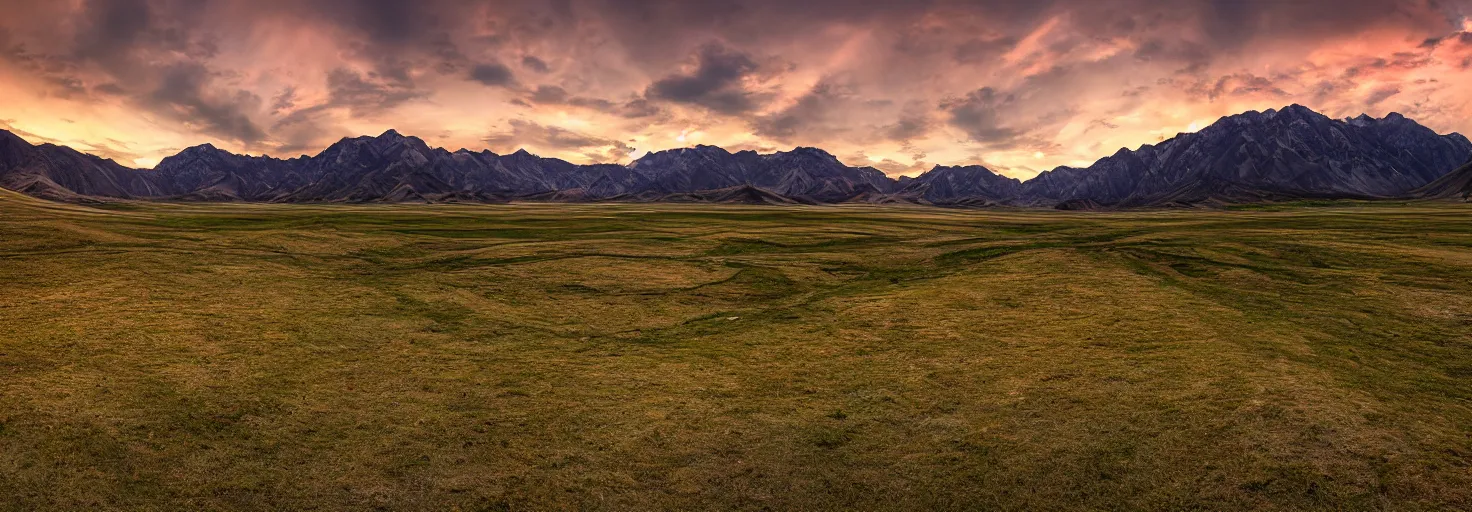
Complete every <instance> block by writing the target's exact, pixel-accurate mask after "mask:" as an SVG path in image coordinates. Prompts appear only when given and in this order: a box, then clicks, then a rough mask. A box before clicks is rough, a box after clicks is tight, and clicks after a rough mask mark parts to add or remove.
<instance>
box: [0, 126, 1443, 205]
mask: <svg viewBox="0 0 1472 512" xmlns="http://www.w3.org/2000/svg"><path fill="white" fill-rule="evenodd" d="M1469 156H1472V142H1469V141H1468V140H1467V139H1466V138H1465V137H1462V136H1461V135H1458V134H1455V133H1454V134H1450V135H1438V134H1437V133H1436V132H1434V131H1432V130H1430V129H1428V128H1426V127H1424V126H1421V125H1419V124H1417V123H1416V122H1415V121H1412V120H1410V119H1407V118H1405V117H1404V116H1401V115H1399V114H1390V115H1388V116H1386V117H1385V118H1383V119H1374V118H1371V117H1368V116H1363V115H1362V116H1360V117H1357V118H1353V119H1345V120H1335V119H1330V118H1328V117H1325V116H1323V115H1321V114H1319V113H1317V112H1314V111H1312V110H1310V109H1308V108H1306V107H1302V106H1298V105H1292V106H1289V107H1286V108H1284V109H1282V110H1268V111H1266V112H1247V113H1244V114H1240V115H1234V116H1228V117H1224V118H1222V119H1221V120H1219V121H1217V122H1216V123H1213V124H1212V125H1211V126H1208V127H1207V128H1205V129H1203V130H1201V131H1199V132H1196V133H1187V134H1180V135H1178V136H1176V137H1174V138H1172V139H1169V140H1166V141H1163V142H1160V143H1159V144H1154V145H1144V146H1141V147H1140V148H1139V149H1136V150H1128V149H1121V150H1119V151H1118V152H1116V153H1115V154H1114V155H1112V156H1108V157H1105V158H1102V159H1100V160H1099V161H1097V162H1095V163H1094V164H1093V165H1091V166H1089V167H1087V168H1073V167H1059V168H1057V169H1053V170H1051V171H1047V172H1044V173H1042V174H1040V175H1038V176H1037V177H1035V178H1033V179H1031V180H1028V181H1026V182H1022V181H1018V180H1016V179H1013V178H1009V177H1006V176H1002V175H1000V174H997V173H995V172H993V171H991V170H990V169H987V168H986V167H982V166H964V167H948V166H937V167H935V168H933V169H931V170H930V171H928V172H926V173H924V174H922V175H920V176H917V177H915V178H901V179H899V180H895V179H892V178H889V177H888V176H885V175H884V173H883V172H880V171H879V170H877V169H874V168H870V167H853V166H848V165H845V164H844V163H842V162H840V161H839V160H838V159H837V158H835V157H834V156H833V155H832V154H830V153H828V152H826V151H823V150H821V149H817V148H807V147H800V148H796V149H793V150H792V151H786V152H777V153H772V154H765V155H763V154H758V153H756V152H754V151H740V152H736V153H731V152H729V151H727V150H725V149H722V148H719V147H715V146H696V147H693V148H685V149H674V150H667V151H659V152H654V153H650V154H648V155H645V156H643V157H641V158H639V159H638V160H636V161H634V162H633V163H631V164H629V165H626V166H625V165H613V164H596V165H576V164H572V163H569V162H566V161H563V160H558V159H555V158H543V157H539V156H536V155H533V154H530V153H528V152H526V151H525V150H521V151H517V152H515V153H512V154H509V155H498V154H496V153H493V152H490V151H481V152H478V153H477V152H471V151H467V150H463V149H462V150H459V151H455V152H450V151H447V150H445V149H442V148H435V147H431V146H429V145H428V144H426V143H425V142H424V141H423V140H421V139H419V138H417V137H410V136H404V135H401V134H399V133H398V132H396V131H394V130H389V131H386V132H384V133H383V134H381V135H378V136H376V137H367V136H364V137H356V138H345V139H342V140H340V141H338V142H337V143H335V144H333V145H331V146H329V147H328V148H326V149H324V150H323V151H322V152H321V153H318V154H317V155H314V156H303V157H299V158H293V159H290V160H281V159H277V158H271V157H268V156H260V157H257V156H246V155H236V154H233V153H230V152H228V151H224V150H221V149H218V148H215V147H214V146H211V145H208V144H205V145H200V146H195V147H191V148H189V149H186V150H184V151H182V152H180V153H179V154H177V155H174V156H170V157H168V158H165V159H164V160H163V161H162V162H160V163H159V165H158V166H157V167H156V168H155V169H153V170H137V169H130V168H127V167H124V166H121V165H119V164H117V163H116V162H113V161H111V160H103V159H100V158H97V157H93V156H89V155H84V154H81V153H78V152H76V151H74V150H72V149H70V148H65V147H60V146H53V145H49V144H42V145H39V146H32V145H30V144H29V143H27V142H26V141H24V140H22V139H20V138H19V137H16V136H15V135H13V134H11V133H9V132H4V131H0V187H4V188H8V189H11V190H17V191H21V192H25V193H27V194H31V195H35V196H39V197H47V198H53V199H62V200H76V199H79V198H84V197H114V198H144V199H157V198H166V199H172V200H197V201H279V202H439V201H462V202H504V201H511V200H527V201H610V200H611V201H722V202H725V201H735V202H758V203H785V202H797V203H814V204H817V203H838V202H877V203H883V202H911V203H920V204H935V205H951V206H987V205H1017V206H1043V207H1066V208H1127V207H1147V206H1176V205H1194V204H1224V203H1236V202H1252V201H1267V200H1284V199H1299V198H1390V197H1405V196H1407V195H1408V194H1411V193H1412V192H1413V191H1421V190H1429V188H1431V187H1430V184H1432V183H1433V182H1436V181H1437V180H1438V179H1439V178H1442V177H1443V176H1444V175H1446V174H1447V173H1448V172H1450V171H1452V170H1453V169H1456V168H1457V167H1458V166H1460V165H1461V164H1462V163H1463V162H1466V161H1467V160H1468V158H1469ZM1453 181H1454V180H1453ZM1457 183H1460V182H1457ZM1438 187H1440V188H1437V190H1439V191H1441V190H1443V189H1445V190H1453V189H1456V186H1455V184H1454V183H1453V184H1449V185H1445V186H1440V185H1438ZM1448 187H1449V188H1448ZM1443 192H1444V193H1447V194H1453V193H1454V192H1445V191H1443ZM1416 193H1422V192H1416ZM1424 193H1430V192H1424Z"/></svg>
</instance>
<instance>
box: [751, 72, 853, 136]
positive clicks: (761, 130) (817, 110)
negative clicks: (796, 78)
mask: <svg viewBox="0 0 1472 512" xmlns="http://www.w3.org/2000/svg"><path fill="white" fill-rule="evenodd" d="M854 96H855V95H854V93H853V92H852V91H850V90H847V89H845V88H844V87H843V86H841V85H838V84H835V83H831V82H827V81H824V82H819V83H818V85H815V86H813V88H812V90H810V91H808V93H807V94H804V95H802V96H801V97H799V98H798V99H797V103H795V104H793V105H792V106H790V107H787V108H785V109H782V110H781V111H778V112H776V113H774V114H771V115H767V116H762V117H760V118H757V119H756V121H755V122H754V123H753V124H752V127H753V129H755V130H756V133H757V134H758V135H764V136H767V137H771V138H773V139H776V140H782V141H785V140H788V139H791V138H792V137H794V136H797V135H799V134H807V133H808V132H809V130H810V129H812V128H815V127H817V126H819V125H824V124H826V121H828V118H829V117H830V116H831V114H832V112H833V110H835V109H837V108H841V106H843V105H845V104H848V103H850V102H851V101H852V100H853V99H854ZM826 129H828V130H834V129H835V128H834V127H831V126H830V127H826Z"/></svg>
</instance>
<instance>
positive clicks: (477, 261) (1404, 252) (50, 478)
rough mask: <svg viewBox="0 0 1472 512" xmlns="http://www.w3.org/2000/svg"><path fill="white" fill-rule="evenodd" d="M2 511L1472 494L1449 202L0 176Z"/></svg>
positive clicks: (1418, 503)
mask: <svg viewBox="0 0 1472 512" xmlns="http://www.w3.org/2000/svg"><path fill="white" fill-rule="evenodd" d="M0 194H3V195H0V290H3V292H0V508H3V509H14V510H34V509H58V508H64V509H99V508H100V509H247V510H249V509H314V508H315V509H375V508H377V509H455V508H459V509H467V510H473V509H490V510H533V509H549V508H560V509H609V510H624V509H686V510H688V509H776V510H819V509H957V508H962V509H977V508H981V509H997V510H1011V509H1246V508H1256V509H1292V510H1313V509H1324V510H1345V509H1395V510H1417V509H1428V510H1429V509H1455V508H1461V509H1467V508H1472V407H1469V406H1472V402H1469V399H1472V207H1469V206H1467V205H1453V204H1409V205H1384V204H1350V203H1343V204H1338V203H1336V204H1330V205H1311V206H1298V207H1295V206H1284V207H1273V208H1265V209H1253V210H1250V211H1171V212H1132V213H1066V212H1052V211H1046V212H1042V211H977V210H944V209H927V208H907V207H868V206H835V207H744V206H722V205H686V206H678V205H511V206H449V205H445V206H441V205H435V206H386V205H385V206H304V205H169V204H119V205H111V206H108V207H106V208H102V209H98V208H89V207H83V206H72V205H58V204H52V203H45V202H41V201H37V200H33V199H28V198H24V197H20V196H16V195H14V194H9V193H3V192H0Z"/></svg>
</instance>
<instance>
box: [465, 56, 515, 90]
mask: <svg viewBox="0 0 1472 512" xmlns="http://www.w3.org/2000/svg"><path fill="white" fill-rule="evenodd" d="M470 79H471V80H475V81H477V82H480V83H481V85H487V86H491V87H507V86H510V85H515V84H516V76H515V75H513V74H512V73H511V68H508V67H506V65H505V64H501V63H499V62H490V63H486V64H477V65H476V66H475V67H473V68H470Z"/></svg>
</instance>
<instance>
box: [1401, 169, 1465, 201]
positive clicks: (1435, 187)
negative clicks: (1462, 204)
mask: <svg viewBox="0 0 1472 512" xmlns="http://www.w3.org/2000/svg"><path fill="white" fill-rule="evenodd" d="M1409 195H1410V197H1412V198H1416V199H1461V200H1463V201H1472V160H1469V161H1468V162H1467V163H1466V164H1465V165H1463V166H1462V167H1461V168H1458V169H1457V170H1455V171H1452V172H1449V173H1447V174H1446V176H1442V177H1441V178H1440V179H1437V180H1436V181H1433V182H1431V183H1430V184H1428V185H1426V186H1424V187H1421V188H1419V189H1416V190H1413V191H1411V193H1410V194H1409Z"/></svg>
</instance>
